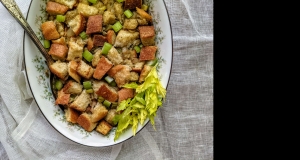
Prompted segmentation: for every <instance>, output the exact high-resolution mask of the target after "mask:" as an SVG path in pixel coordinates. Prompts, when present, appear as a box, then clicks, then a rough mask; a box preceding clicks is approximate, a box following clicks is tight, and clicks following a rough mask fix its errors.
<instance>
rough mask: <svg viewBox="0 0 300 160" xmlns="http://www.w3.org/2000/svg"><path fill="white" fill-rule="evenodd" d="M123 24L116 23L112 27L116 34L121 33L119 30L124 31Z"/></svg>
mask: <svg viewBox="0 0 300 160" xmlns="http://www.w3.org/2000/svg"><path fill="white" fill-rule="evenodd" d="M122 27H123V26H122V24H121V22H120V21H118V22H116V23H115V24H114V25H113V26H112V29H113V30H114V31H115V32H119V30H121V29H122Z"/></svg>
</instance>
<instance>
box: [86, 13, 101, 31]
mask: <svg viewBox="0 0 300 160" xmlns="http://www.w3.org/2000/svg"><path fill="white" fill-rule="evenodd" d="M100 32H102V15H101V14H98V15H93V16H89V18H88V22H87V27H86V34H92V33H100Z"/></svg>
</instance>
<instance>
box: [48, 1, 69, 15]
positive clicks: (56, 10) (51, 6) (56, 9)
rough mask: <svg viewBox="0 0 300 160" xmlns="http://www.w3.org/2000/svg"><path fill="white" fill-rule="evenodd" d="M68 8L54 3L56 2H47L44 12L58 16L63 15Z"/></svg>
mask: <svg viewBox="0 0 300 160" xmlns="http://www.w3.org/2000/svg"><path fill="white" fill-rule="evenodd" d="M68 9H69V7H67V6H65V5H62V4H59V3H56V2H51V1H48V2H47V6H46V11H47V13H49V14H50V15H58V14H61V15H63V14H65V13H66V12H67V11H68Z"/></svg>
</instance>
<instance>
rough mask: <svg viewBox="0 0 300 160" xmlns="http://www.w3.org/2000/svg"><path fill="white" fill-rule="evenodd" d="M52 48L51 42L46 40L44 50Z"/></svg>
mask: <svg viewBox="0 0 300 160" xmlns="http://www.w3.org/2000/svg"><path fill="white" fill-rule="evenodd" d="M49 47H50V41H49V40H47V39H45V40H44V48H49Z"/></svg>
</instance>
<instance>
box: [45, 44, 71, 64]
mask: <svg viewBox="0 0 300 160" xmlns="http://www.w3.org/2000/svg"><path fill="white" fill-rule="evenodd" d="M48 53H49V54H50V55H51V56H52V58H53V59H55V60H61V61H64V60H65V59H66V56H67V53H68V47H67V46H66V45H62V44H52V45H51V47H50V50H49V52H48Z"/></svg>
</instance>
